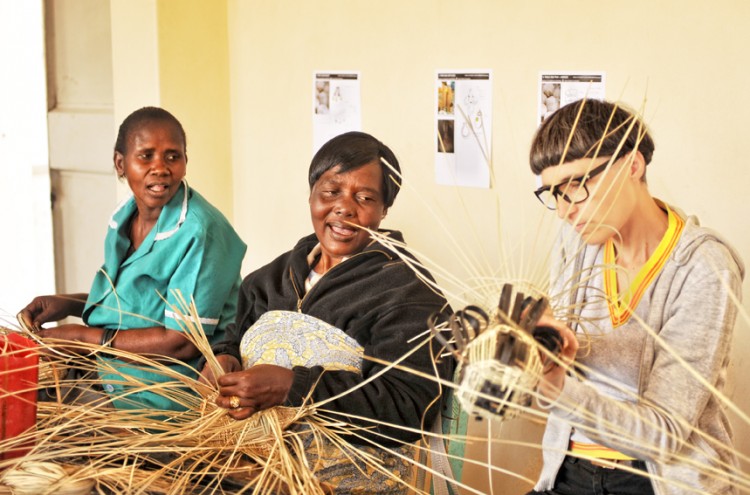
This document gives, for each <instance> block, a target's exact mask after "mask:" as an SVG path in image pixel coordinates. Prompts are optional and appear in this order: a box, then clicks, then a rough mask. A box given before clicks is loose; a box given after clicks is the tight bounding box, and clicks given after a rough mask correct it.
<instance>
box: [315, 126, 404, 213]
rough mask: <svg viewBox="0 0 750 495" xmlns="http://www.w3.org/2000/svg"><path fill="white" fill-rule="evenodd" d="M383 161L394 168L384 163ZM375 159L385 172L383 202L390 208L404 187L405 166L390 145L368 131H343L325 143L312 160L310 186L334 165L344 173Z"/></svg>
mask: <svg viewBox="0 0 750 495" xmlns="http://www.w3.org/2000/svg"><path fill="white" fill-rule="evenodd" d="M383 160H385V161H386V162H388V165H390V166H391V167H393V169H391V168H390V167H389V166H388V165H386V164H385V163H383ZM373 161H377V162H378V163H379V164H380V168H381V170H382V171H383V187H382V190H383V203H384V204H385V207H386V208H389V207H390V206H391V205H392V204H393V201H394V200H395V199H396V195H397V194H398V191H399V190H400V189H401V168H400V166H399V164H398V160H397V159H396V155H394V154H393V151H391V149H390V148H389V147H388V146H386V145H385V144H383V143H382V142H380V141H378V140H377V139H376V138H374V137H373V136H371V135H369V134H367V133H364V132H356V131H352V132H347V133H344V134H340V135H338V136H336V137H334V138H333V139H331V140H330V141H328V142H327V143H325V144H324V145H323V146H321V148H320V149H319V150H318V152H317V153H315V156H314V157H313V159H312V162H311V163H310V170H309V172H308V176H307V178H308V182H309V183H310V189H311V190H312V188H313V186H314V185H315V183H316V182H317V181H318V179H320V177H321V176H322V175H323V174H324V173H326V172H327V171H328V170H330V169H332V168H334V167H337V166H338V167H340V169H339V171H338V173H343V172H348V171H349V170H353V169H356V168H359V167H361V166H363V165H367V164H368V163H371V162H373Z"/></svg>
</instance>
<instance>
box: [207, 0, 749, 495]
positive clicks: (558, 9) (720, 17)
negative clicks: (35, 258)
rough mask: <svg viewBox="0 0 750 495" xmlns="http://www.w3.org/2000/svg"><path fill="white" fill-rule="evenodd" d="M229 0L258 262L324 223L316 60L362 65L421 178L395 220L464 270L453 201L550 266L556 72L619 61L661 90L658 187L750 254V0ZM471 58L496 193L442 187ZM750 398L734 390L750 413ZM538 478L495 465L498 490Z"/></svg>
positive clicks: (634, 99) (529, 458) (237, 195)
mask: <svg viewBox="0 0 750 495" xmlns="http://www.w3.org/2000/svg"><path fill="white" fill-rule="evenodd" d="M228 14H229V16H228V18H229V24H228V26H229V63H230V86H231V109H232V111H231V118H232V126H231V133H232V156H233V180H234V222H235V225H236V227H237V229H238V231H239V232H240V234H241V235H242V237H243V238H244V239H245V240H246V242H247V243H248V245H249V249H248V256H247V257H246V261H245V272H246V273H247V272H248V271H249V270H251V269H253V268H257V267H258V266H260V265H262V264H264V263H266V262H268V261H270V260H271V259H272V258H273V257H275V256H276V255H278V254H280V253H281V252H283V251H285V250H287V249H289V248H291V246H292V244H293V243H294V242H295V241H296V240H297V239H298V238H299V237H300V236H302V235H305V234H307V233H310V232H311V227H310V220H309V216H308V211H307V193H308V191H307V183H306V172H307V167H308V165H309V162H310V158H311V148H312V119H311V106H312V105H311V91H312V90H311V85H312V74H313V71H315V70H359V71H361V81H362V83H361V84H362V86H361V87H362V123H363V130H365V131H367V132H370V133H372V134H374V135H375V136H377V137H379V138H380V139H382V140H383V141H384V142H385V143H387V144H388V145H390V146H391V147H392V148H393V149H394V150H395V152H396V154H397V156H398V157H399V159H400V161H401V163H402V166H403V169H404V173H405V176H406V181H407V182H408V184H409V186H407V187H406V188H405V190H404V191H403V192H402V194H401V196H400V197H399V198H398V199H397V201H396V204H395V205H394V207H393V208H392V210H391V212H390V214H389V217H388V218H387V219H386V221H385V222H384V224H383V225H384V226H385V227H391V228H399V229H401V230H403V231H404V232H405V235H406V239H407V241H409V242H410V245H411V246H413V247H414V248H416V250H418V251H420V252H423V253H426V254H429V255H430V257H432V258H433V259H434V260H435V261H436V262H437V263H438V264H440V265H441V266H443V267H445V268H447V269H449V270H451V271H453V272H456V273H458V274H459V275H465V273H466V271H465V269H463V268H460V267H459V263H458V254H457V252H456V250H455V249H454V248H452V247H451V246H450V243H449V242H448V240H447V239H448V236H447V234H446V233H445V232H442V231H440V230H439V229H438V227H437V221H436V218H435V216H434V215H435V213H436V212H437V214H439V215H440V216H441V217H442V218H444V219H445V222H446V223H447V224H448V225H449V226H450V228H451V229H452V230H453V231H454V232H456V233H457V234H458V237H459V238H460V239H461V240H460V243H461V245H462V247H463V249H464V250H467V251H469V252H472V253H475V254H476V253H479V251H480V248H479V245H480V244H481V245H483V246H484V248H485V249H486V251H487V252H489V253H493V254H491V255H489V257H491V258H493V259H492V260H491V261H490V266H492V267H493V268H496V269H497V270H498V271H500V272H501V273H505V274H508V273H511V270H515V271H513V272H512V273H515V274H517V275H521V276H529V275H532V274H533V275H534V277H535V278H538V277H540V276H541V275H540V274H539V272H538V271H535V270H534V269H533V267H534V265H535V264H536V263H535V261H536V260H539V259H540V258H538V257H534V256H532V255H530V254H529V252H528V251H527V250H531V248H532V247H536V248H537V249H541V248H540V246H543V245H546V244H547V242H548V238H549V233H550V232H551V230H552V229H553V227H552V226H551V225H550V224H548V223H546V221H545V222H543V223H540V220H539V219H540V215H541V214H542V211H540V208H541V207H540V205H538V204H537V203H536V200H535V199H534V198H533V196H532V194H531V190H532V189H533V187H534V182H533V180H532V177H531V176H530V173H529V172H528V169H527V164H526V150H527V147H528V143H529V141H530V138H531V135H532V133H533V131H534V129H535V117H536V113H535V112H536V102H537V100H536V97H537V96H536V95H537V93H536V91H537V78H538V73H539V71H540V70H598V71H599V70H600V71H606V74H607V96H608V97H609V98H611V99H618V98H623V99H624V100H625V101H627V102H629V103H630V104H631V105H633V106H639V105H640V104H641V103H642V101H643V100H644V98H645V99H647V105H646V110H645V112H646V116H647V119H648V120H649V122H650V123H651V124H652V126H653V133H654V136H655V139H656V142H657V151H656V154H655V158H654V162H653V164H652V166H651V170H650V171H649V181H650V184H651V188H652V192H653V193H654V194H655V195H657V196H659V197H661V198H663V199H665V200H667V201H669V202H673V203H676V204H678V205H680V206H682V207H683V208H684V209H686V210H687V211H689V212H691V213H696V214H698V215H699V216H700V217H701V219H702V220H703V223H704V224H706V225H710V226H712V227H714V228H716V229H717V230H719V231H721V232H723V233H724V234H725V235H726V236H727V237H728V238H729V239H730V240H731V241H732V242H733V243H734V244H735V245H736V246H737V247H738V249H739V250H740V251H741V253H742V255H743V256H744V258H745V259H746V260H748V261H750V234H749V233H748V232H749V231H750V229H748V228H747V226H746V223H747V217H748V213H750V206H749V204H750V202H748V199H747V194H746V193H747V188H748V185H750V174H749V173H748V171H747V166H746V163H745V162H746V153H745V144H746V142H747V138H746V118H747V117H746V116H747V115H748V114H749V113H750V103H749V101H750V100H748V98H746V97H745V95H746V94H747V93H748V89H749V87H748V81H750V69H749V68H748V66H747V64H746V63H745V61H746V59H747V57H746V49H747V47H748V46H750V3H748V2H745V1H741V0H735V1H722V2H710V3H709V2H676V1H675V2H660V3H657V2H651V1H645V0H635V1H629V2H612V1H593V0H592V1H570V2H560V1H537V2H529V1H522V0H506V1H502V2H498V1H490V0H488V1H478V0H476V1H462V2H455V1H453V2H448V1H427V0H413V1H408V2H405V1H403V0H399V1H397V0H382V1H378V2H364V1H350V0H349V1H348V0H321V1H316V2H298V1H292V0H274V1H243V0H229V1H228ZM206 36H207V37H209V36H210V35H209V34H206ZM461 68H464V69H481V68H486V69H491V70H492V71H493V76H494V84H493V90H494V105H493V113H494V133H493V134H494V135H493V171H494V174H495V176H496V178H497V184H496V187H495V188H494V189H493V190H491V191H485V190H473V189H461V190H456V189H452V188H447V187H440V186H435V185H434V184H433V161H434V157H433V155H434V153H433V152H434V149H435V137H434V134H433V115H434V108H433V107H434V105H435V94H434V91H433V86H434V78H435V70H436V69H461ZM420 197H424V198H425V201H422V199H420ZM498 200H499V201H498ZM498 202H499V207H498V206H497V204H498ZM548 218H549V216H548ZM498 226H501V228H500V233H499V234H498ZM470 227H471V228H473V229H476V231H477V232H478V233H477V234H476V237H475V234H474V233H473V232H472V230H471V228H470ZM540 229H541V232H540ZM538 235H540V236H541V237H540V238H539V240H537V236H538ZM477 238H479V239H480V240H479V241H477ZM498 238H500V239H501V242H499V243H498ZM499 245H503V246H508V247H510V259H511V265H510V267H508V266H501V265H500V261H498V260H497V258H498V257H497V256H496V255H495V254H496V253H498V252H499ZM531 251H533V250H531ZM522 252H523V253H525V254H523V255H522V254H521V253H522ZM511 267H512V268H511ZM483 273H485V274H486V275H489V274H490V268H484V269H483ZM745 289H746V291H748V284H747V283H746V284H745ZM745 307H747V305H746V306H745ZM749 333H750V332H749V331H748V325H747V324H746V323H741V324H740V325H738V329H737V334H736V341H737V345H736V346H735V353H734V354H735V361H734V370H735V372H736V370H741V369H744V368H745V367H746V363H747V360H748V357H750V356H748V351H746V348H747V347H746V346H745V345H744V344H745V342H746V341H747V339H748V336H749V335H748V334H749ZM746 385H747V382H746V380H745V379H743V381H742V382H740V383H739V384H738V385H736V387H737V389H738V390H741V389H742V388H744V387H745V386H746ZM734 387H735V385H733V386H732V390H731V391H730V392H732V393H734V392H735V390H734ZM743 395H744V394H741V393H734V398H735V399H736V401H737V402H738V404H740V406H741V407H742V408H743V409H744V410H746V411H748V410H750V404H748V401H747V399H745V398H744V397H743ZM499 428H500V425H498V424H495V425H493V429H494V430H495V432H496V430H498V429H499ZM503 428H504V429H505V430H506V431H505V432H503V433H501V434H500V435H499V438H511V437H512V438H523V439H529V438H530V439H535V438H537V437H538V435H539V428H538V427H534V426H531V425H530V424H529V423H527V422H517V423H513V424H507V425H505V426H504V427H503ZM472 430H473V431H477V432H479V433H481V432H482V425H472ZM509 430H512V431H509ZM736 430H737V443H738V445H739V446H740V448H741V450H742V451H743V452H745V453H749V452H750V438H749V431H750V428H749V427H748V426H747V425H742V424H739V423H737V426H736ZM484 450H485V447H484V445H477V446H476V447H472V448H471V449H470V452H471V454H472V456H475V457H482V456H483V455H484V453H483V452H484ZM511 458H512V459H511ZM493 461H494V462H495V463H497V464H499V465H503V466H512V469H513V470H515V471H520V472H522V473H523V474H524V475H526V476H528V477H530V478H534V477H535V476H536V470H537V468H538V462H539V453H538V452H536V451H533V450H529V449H524V448H511V447H509V446H505V445H503V444H498V445H497V446H496V447H495V448H494V449H493ZM483 472H484V471H483V470H481V469H474V468H471V467H467V468H466V469H465V479H468V480H469V482H470V483H471V484H472V485H473V486H476V487H477V488H479V489H481V490H483V491H484V490H488V481H487V479H486V476H485V475H484V474H483ZM528 486H529V485H528V484H525V483H513V482H510V481H508V478H505V477H502V476H501V475H497V476H496V477H495V484H494V489H495V493H519V492H521V491H523V490H524V489H527V488H528Z"/></svg>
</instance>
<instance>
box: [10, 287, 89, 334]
mask: <svg viewBox="0 0 750 495" xmlns="http://www.w3.org/2000/svg"><path fill="white" fill-rule="evenodd" d="M86 299H87V295H86V294H71V295H59V296H39V297H35V298H34V299H33V300H32V301H31V302H30V303H29V304H28V305H26V307H25V308H23V309H22V310H21V313H20V316H21V318H23V319H24V321H25V322H26V324H27V325H28V326H29V327H31V328H33V329H39V328H41V326H42V325H43V324H45V323H48V322H50V321H59V320H62V319H63V318H66V317H68V316H71V315H72V316H81V314H82V313H83V308H84V306H85V305H86Z"/></svg>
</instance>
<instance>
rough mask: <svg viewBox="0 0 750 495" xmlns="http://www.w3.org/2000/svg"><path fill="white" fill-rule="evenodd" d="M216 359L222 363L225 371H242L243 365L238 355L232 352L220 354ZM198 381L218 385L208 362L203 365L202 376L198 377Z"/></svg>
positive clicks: (211, 385)
mask: <svg viewBox="0 0 750 495" xmlns="http://www.w3.org/2000/svg"><path fill="white" fill-rule="evenodd" d="M216 360H217V361H219V365H221V369H222V370H224V373H234V372H235V371H242V365H241V364H240V362H239V361H237V358H236V357H234V356H232V355H230V354H219V355H218V356H216ZM198 381H199V382H200V383H202V384H204V385H208V386H209V387H212V388H213V387H218V384H217V383H216V377H215V376H214V372H213V370H211V367H210V366H208V364H205V365H204V366H203V369H202V370H201V376H199V377H198Z"/></svg>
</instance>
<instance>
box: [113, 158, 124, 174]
mask: <svg viewBox="0 0 750 495" xmlns="http://www.w3.org/2000/svg"><path fill="white" fill-rule="evenodd" d="M113 161H114V162H115V170H116V171H117V177H119V178H121V179H122V178H123V177H125V157H124V156H122V153H120V152H119V151H115V156H114V157H113Z"/></svg>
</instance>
